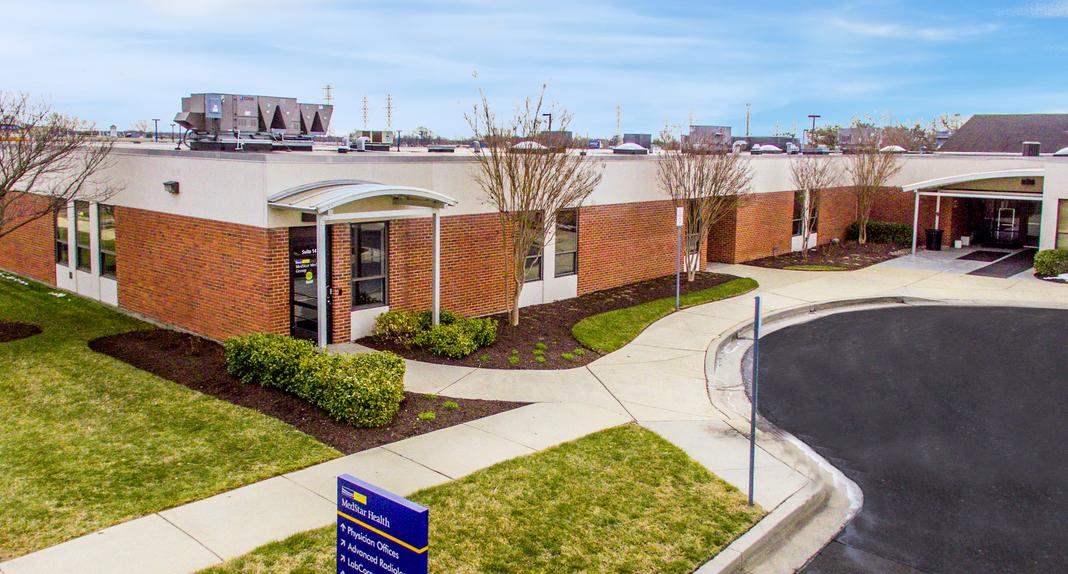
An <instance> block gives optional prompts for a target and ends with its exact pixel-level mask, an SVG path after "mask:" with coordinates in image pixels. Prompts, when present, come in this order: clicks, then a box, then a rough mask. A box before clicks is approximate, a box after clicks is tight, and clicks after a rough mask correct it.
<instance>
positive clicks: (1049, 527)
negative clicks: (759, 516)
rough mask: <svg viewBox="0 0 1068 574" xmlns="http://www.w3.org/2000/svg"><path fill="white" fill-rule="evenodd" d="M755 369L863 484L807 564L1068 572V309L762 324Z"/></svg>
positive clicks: (792, 418)
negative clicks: (843, 521) (851, 513)
mask: <svg viewBox="0 0 1068 574" xmlns="http://www.w3.org/2000/svg"><path fill="white" fill-rule="evenodd" d="M760 373H761V380H760V384H761V389H760V403H761V404H760V407H761V413H762V414H763V415H764V416H765V417H766V418H768V419H769V420H770V421H772V422H773V423H775V424H776V425H778V426H779V427H781V428H783V429H784V430H786V431H789V432H790V433H792V434H794V435H795V436H797V437H798V438H800V439H801V440H803V441H805V442H806V443H807V444H809V445H810V446H811V447H813V448H814V449H815V450H816V451H817V452H819V453H820V454H821V455H822V456H824V457H825V458H827V459H828V460H829V461H831V463H833V464H834V465H835V466H837V467H838V468H839V469H840V470H842V471H843V472H844V473H845V474H846V475H847V476H849V478H850V479H852V480H853V481H854V482H856V483H857V484H858V485H859V486H860V488H861V490H862V491H863V492H864V505H863V508H862V509H861V511H860V513H859V514H858V515H857V517H856V518H855V519H854V520H853V521H852V522H851V523H850V524H849V525H847V526H846V528H845V529H844V530H843V531H842V532H841V533H839V535H838V536H837V538H836V539H835V540H834V541H833V542H832V543H831V544H829V545H828V546H827V547H825V548H824V549H823V551H821V552H820V554H818V555H817V556H816V557H815V558H814V559H813V560H812V561H811V562H810V563H809V564H808V566H807V567H806V568H805V569H804V570H803V571H804V572H808V573H820V574H825V573H834V574H838V573H852V572H888V573H894V574H896V573H914V572H947V573H948V572H961V573H977V572H999V573H1002V572H1065V571H1068V527H1066V524H1068V492H1066V484H1068V311H1063V310H1045V309H1022V308H1002V307H998V308H984V307H975V308H967V307H942V306H916V307H895V308H888V309H878V310H867V311H856V312H847V313H839V314H835V315H830V316H828V317H825V318H821V319H817V320H815V321H811V322H808V323H804V324H800V325H795V326H791V327H786V328H783V329H781V330H778V331H774V332H771V333H769V334H767V335H766V336H765V337H764V338H762V346H761V364H760Z"/></svg>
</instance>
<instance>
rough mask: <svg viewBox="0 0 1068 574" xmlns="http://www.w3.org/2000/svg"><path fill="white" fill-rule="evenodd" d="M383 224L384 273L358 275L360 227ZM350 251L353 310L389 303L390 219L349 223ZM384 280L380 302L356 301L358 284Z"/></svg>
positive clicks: (350, 287)
mask: <svg viewBox="0 0 1068 574" xmlns="http://www.w3.org/2000/svg"><path fill="white" fill-rule="evenodd" d="M377 224H381V225H382V249H381V250H382V273H380V274H378V275H369V276H366V277H362V276H360V275H358V273H359V270H360V260H359V256H360V247H361V245H360V227H362V226H364V225H377ZM349 253H350V254H351V257H352V261H351V262H350V266H349V275H350V276H349V290H350V291H351V293H350V295H349V304H350V305H351V308H352V310H353V311H356V310H359V309H373V308H375V307H386V306H388V305H389V221H359V222H353V223H350V224H349ZM371 281H382V301H381V302H380V303H362V304H357V303H356V294H357V293H358V292H359V290H358V289H357V284H359V283H369V282H371Z"/></svg>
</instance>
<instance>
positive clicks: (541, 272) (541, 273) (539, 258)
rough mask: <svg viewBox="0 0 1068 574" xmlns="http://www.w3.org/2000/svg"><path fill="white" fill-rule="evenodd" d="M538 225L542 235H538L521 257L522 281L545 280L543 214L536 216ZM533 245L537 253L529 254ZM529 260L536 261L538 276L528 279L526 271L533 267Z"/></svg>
mask: <svg viewBox="0 0 1068 574" xmlns="http://www.w3.org/2000/svg"><path fill="white" fill-rule="evenodd" d="M538 225H540V226H542V235H541V237H539V238H537V239H535V240H534V244H533V245H531V246H530V249H528V250H527V255H526V257H524V258H523V283H535V282H537V281H543V280H545V233H544V231H545V230H544V226H545V220H544V215H541V216H540V217H539V218H538ZM535 247H537V249H538V251H537V253H535V254H533V255H531V254H530V252H531V251H534V248H535ZM531 260H534V261H536V262H537V263H538V276H537V277H535V278H529V279H528V278H527V271H529V270H530V269H532V268H533V264H532V263H531Z"/></svg>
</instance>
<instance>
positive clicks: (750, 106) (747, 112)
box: [745, 104, 753, 143]
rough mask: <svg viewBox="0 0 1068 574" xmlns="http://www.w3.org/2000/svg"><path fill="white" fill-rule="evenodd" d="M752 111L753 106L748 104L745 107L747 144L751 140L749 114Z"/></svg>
mask: <svg viewBox="0 0 1068 574" xmlns="http://www.w3.org/2000/svg"><path fill="white" fill-rule="evenodd" d="M752 109H753V104H746V105H745V139H746V143H748V140H749V113H750V112H751V111H752Z"/></svg>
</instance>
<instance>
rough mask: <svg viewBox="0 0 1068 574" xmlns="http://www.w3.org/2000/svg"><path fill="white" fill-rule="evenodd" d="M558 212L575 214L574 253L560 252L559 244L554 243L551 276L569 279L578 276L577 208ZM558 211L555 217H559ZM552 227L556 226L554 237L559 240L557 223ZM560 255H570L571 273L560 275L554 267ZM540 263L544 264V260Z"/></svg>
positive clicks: (557, 268)
mask: <svg viewBox="0 0 1068 574" xmlns="http://www.w3.org/2000/svg"><path fill="white" fill-rule="evenodd" d="M560 211H571V212H573V213H574V214H575V250H574V251H560V249H559V247H560V243H559V242H555V243H554V245H553V251H554V253H553V257H554V258H553V275H554V276H555V277H570V276H572V275H578V270H579V256H578V246H579V210H578V208H577V207H569V208H567V209H561V210H560ZM560 211H557V212H556V213H557V217H559V216H560ZM554 225H556V237H557V238H559V237H560V226H559V222H555V223H554ZM561 255H570V256H571V259H572V263H571V271H569V272H567V273H560V271H559V267H557V265H556V260H557V259H559V258H560V256H561ZM542 263H543V264H544V260H543V261H542Z"/></svg>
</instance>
